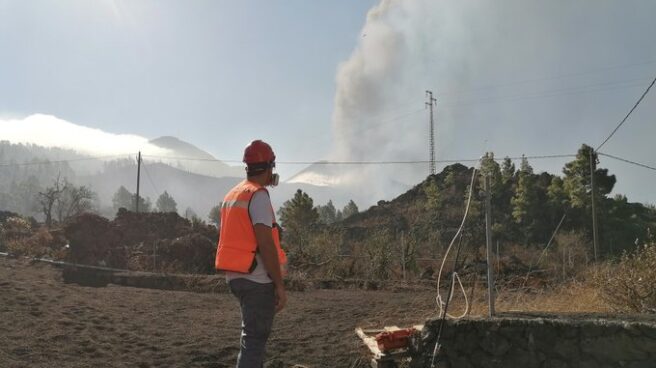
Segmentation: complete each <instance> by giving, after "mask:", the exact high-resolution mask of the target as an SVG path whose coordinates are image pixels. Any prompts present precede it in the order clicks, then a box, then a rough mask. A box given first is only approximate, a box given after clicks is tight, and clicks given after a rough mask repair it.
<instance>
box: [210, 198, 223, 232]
mask: <svg viewBox="0 0 656 368" xmlns="http://www.w3.org/2000/svg"><path fill="white" fill-rule="evenodd" d="M207 218H209V219H210V222H211V223H213V224H214V225H216V226H217V227H218V226H221V203H219V205H218V206H214V207H212V209H210V213H209V214H208V215H207Z"/></svg>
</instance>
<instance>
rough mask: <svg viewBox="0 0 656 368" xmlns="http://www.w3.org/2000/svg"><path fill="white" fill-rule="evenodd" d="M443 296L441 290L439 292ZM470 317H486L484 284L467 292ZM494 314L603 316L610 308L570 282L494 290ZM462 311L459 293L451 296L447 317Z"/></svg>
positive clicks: (588, 289)
mask: <svg viewBox="0 0 656 368" xmlns="http://www.w3.org/2000/svg"><path fill="white" fill-rule="evenodd" d="M442 292H443V293H446V291H445V290H442ZM467 293H468V298H469V302H470V313H469V315H470V316H487V314H488V298H487V288H486V286H485V284H479V285H477V286H476V288H475V290H474V291H473V298H472V290H471V288H468V289H467ZM495 307H496V308H495V309H496V311H497V312H544V313H607V312H611V311H612V310H611V308H610V306H609V305H608V304H607V303H606V302H605V301H604V300H603V299H602V298H601V294H600V291H599V290H598V289H597V288H596V287H595V286H593V285H591V284H589V283H585V282H578V281H571V282H568V283H565V284H562V285H557V286H553V287H546V288H542V289H531V288H525V289H522V290H519V289H500V290H497V295H496V299H495ZM464 308H465V304H464V299H463V296H462V292H460V291H458V292H456V293H454V299H453V301H452V302H451V304H450V306H449V313H450V314H452V315H460V314H461V313H462V311H463V310H464Z"/></svg>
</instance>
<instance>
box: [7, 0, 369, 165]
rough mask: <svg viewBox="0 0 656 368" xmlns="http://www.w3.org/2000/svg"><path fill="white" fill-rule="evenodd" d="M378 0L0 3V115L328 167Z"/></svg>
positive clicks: (43, 0)
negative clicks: (343, 68)
mask: <svg viewBox="0 0 656 368" xmlns="http://www.w3.org/2000/svg"><path fill="white" fill-rule="evenodd" d="M374 3H375V2H374V1H366V0H362V1H351V0H337V1H301V0H297V1H249V0H247V1H216V0H210V1H198V0H194V1H125V0H98V1H87V0H56V1H48V0H36V1H5V0H0V50H2V51H0V52H1V54H2V55H1V57H0V59H1V60H0V80H2V87H1V88H0V114H2V115H4V116H9V117H11V116H26V115H30V114H34V113H45V114H52V115H55V116H57V117H58V118H60V119H64V120H67V121H70V122H74V123H76V124H80V125H85V126H90V127H94V128H99V129H102V130H104V131H107V132H111V133H117V134H118V133H131V134H137V135H142V136H145V137H148V138H156V137H158V136H162V135H174V136H177V137H179V138H181V139H183V140H186V141H189V142H191V143H193V144H195V145H197V146H199V147H201V148H203V149H205V150H207V151H209V152H210V153H212V154H214V155H215V156H216V157H218V158H224V159H235V158H236V159H239V158H240V155H241V150H242V149H243V147H244V145H245V143H247V142H248V141H249V140H250V139H252V138H253V137H262V138H264V139H267V140H269V141H271V142H272V143H273V144H275V148H276V150H277V151H278V152H279V156H280V157H290V158H291V157H293V158H294V159H296V160H298V159H301V158H302V159H303V160H315V159H320V158H322V157H324V156H325V155H326V154H327V152H329V150H330V145H331V140H332V137H331V126H330V118H331V112H332V101H333V98H334V91H335V72H336V70H337V66H338V64H339V63H340V62H341V61H344V60H346V59H347V58H348V56H349V54H350V53H351V52H352V50H353V47H354V45H355V43H356V42H357V39H358V38H359V37H360V36H359V30H360V29H361V27H362V26H363V24H364V19H365V15H366V12H367V10H368V9H369V8H370V7H371V6H372V5H373V4H374ZM292 137H303V138H302V139H296V138H292Z"/></svg>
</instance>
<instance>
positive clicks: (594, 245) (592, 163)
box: [590, 147, 599, 263]
mask: <svg viewBox="0 0 656 368" xmlns="http://www.w3.org/2000/svg"><path fill="white" fill-rule="evenodd" d="M594 154H595V152H594V149H592V147H590V195H591V197H592V249H593V251H594V261H595V263H597V249H598V246H599V243H598V241H599V240H598V236H597V212H596V210H595V185H594V173H595V171H596V162H595V159H594V157H593V156H594Z"/></svg>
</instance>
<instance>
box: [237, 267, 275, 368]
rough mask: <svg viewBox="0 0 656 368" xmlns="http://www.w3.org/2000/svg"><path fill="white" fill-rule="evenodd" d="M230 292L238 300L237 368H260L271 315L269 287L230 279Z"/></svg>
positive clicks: (273, 309)
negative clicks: (239, 320)
mask: <svg viewBox="0 0 656 368" xmlns="http://www.w3.org/2000/svg"><path fill="white" fill-rule="evenodd" d="M229 286H230V291H231V292H232V294H233V295H234V296H236V297H237V299H239V306H240V308H241V339H240V341H239V345H240V349H239V356H238V357H237V368H261V367H262V366H263V362H264V353H265V347H266V342H267V339H268V338H269V334H270V333H271V327H272V326H273V316H274V314H275V307H276V306H275V304H276V301H275V300H276V298H275V291H274V288H273V284H271V283H270V284H260V283H257V282H254V281H250V280H247V279H241V278H240V279H233V280H230V283H229Z"/></svg>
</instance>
